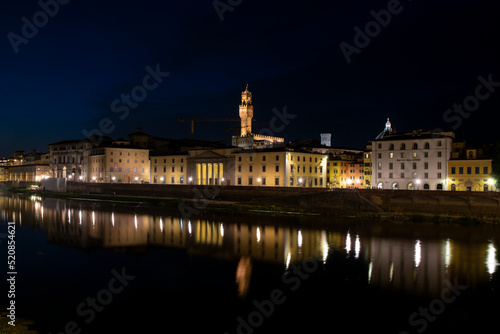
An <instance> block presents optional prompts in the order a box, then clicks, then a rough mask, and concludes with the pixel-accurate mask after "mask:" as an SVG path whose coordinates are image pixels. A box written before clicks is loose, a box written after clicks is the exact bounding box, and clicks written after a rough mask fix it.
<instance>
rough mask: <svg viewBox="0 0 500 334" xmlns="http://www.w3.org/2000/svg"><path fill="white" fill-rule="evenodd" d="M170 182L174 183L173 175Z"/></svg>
mask: <svg viewBox="0 0 500 334" xmlns="http://www.w3.org/2000/svg"><path fill="white" fill-rule="evenodd" d="M170 182H171V183H172V184H174V183H175V176H172V178H171V179H170Z"/></svg>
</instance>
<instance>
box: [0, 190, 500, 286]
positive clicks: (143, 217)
mask: <svg viewBox="0 0 500 334" xmlns="http://www.w3.org/2000/svg"><path fill="white" fill-rule="evenodd" d="M0 203H1V204H2V205H1V208H2V209H1V213H0V217H1V218H2V221H7V220H8V221H15V222H16V223H17V224H19V225H21V224H23V225H29V226H38V227H39V228H40V229H42V230H44V231H46V232H47V235H48V240H49V242H51V243H55V244H59V245H62V246H65V245H71V246H73V247H75V246H76V247H80V248H89V247H91V248H121V249H123V248H127V247H136V246H155V247H158V246H160V247H175V248H182V249H185V250H186V251H188V252H191V251H196V253H197V254H207V256H210V257H216V258H221V259H226V260H237V261H239V263H240V265H239V266H238V268H239V269H238V270H239V271H238V274H237V277H238V278H237V280H239V281H240V282H242V283H241V284H243V286H246V288H248V285H250V284H251V283H249V279H248V275H249V273H248V272H249V270H251V268H252V266H251V264H250V262H251V261H261V262H267V263H274V264H276V265H279V266H282V267H283V269H284V270H286V269H287V268H289V267H290V265H291V264H293V263H297V262H300V261H302V260H304V259H306V258H311V257H313V258H316V259H320V260H321V262H323V263H325V264H327V263H328V262H329V258H330V257H332V256H334V255H342V256H343V258H344V259H345V260H346V261H347V260H349V261H351V260H352V261H359V263H360V264H363V263H364V264H365V279H366V282H367V283H369V284H370V285H372V286H376V287H380V288H384V289H392V290H396V291H402V292H404V293H409V294H416V295H437V294H439V293H440V292H441V290H442V288H443V284H444V283H443V282H444V280H451V281H452V280H453V279H454V278H456V277H458V278H459V280H462V282H464V281H465V282H466V284H468V286H469V287H472V286H474V285H475V284H479V283H484V282H486V283H487V282H488V281H489V280H490V279H491V276H492V275H493V274H494V273H495V272H496V271H497V268H498V264H499V261H498V252H497V247H498V240H499V238H498V231H497V230H496V229H494V228H493V227H491V228H490V229H485V228H481V229H477V228H476V229H474V228H470V229H468V230H467V229H465V230H467V231H466V232H467V233H466V234H465V233H462V232H460V233H462V235H466V236H467V238H461V237H460V233H459V232H458V231H459V230H462V231H465V230H464V227H462V226H458V225H457V226H450V227H448V229H442V230H439V233H438V237H436V236H435V232H436V231H437V230H436V231H434V229H438V227H434V226H433V225H430V227H426V229H427V230H426V229H423V228H421V229H420V230H417V229H418V225H417V227H416V226H415V225H409V226H408V227H407V228H408V229H414V230H415V231H417V232H418V238H416V237H415V236H414V234H412V233H411V231H410V232H408V231H405V229H404V228H403V227H402V226H398V227H397V231H393V228H392V227H391V228H390V229H386V228H384V226H383V224H381V225H380V226H378V225H377V224H374V223H370V224H371V225H373V227H361V226H348V225H345V224H338V225H335V224H331V225H329V226H325V227H317V228H316V227H315V228H313V227H307V228H305V227H304V226H301V227H300V228H298V227H294V226H281V225H279V226H278V225H276V226H275V225H272V224H264V225H262V224H260V225H254V224H251V223H238V222H237V221H235V222H230V221H226V220H225V221H224V223H222V222H221V221H214V220H207V219H195V218H192V219H184V221H183V219H182V218H181V217H175V216H168V215H161V214H154V213H143V212H140V211H138V212H135V213H133V212H132V213H131V212H130V211H127V210H124V209H119V208H118V207H116V208H114V207H112V206H111V205H107V204H106V205H104V206H98V205H96V204H93V203H87V202H76V201H66V200H60V199H45V200H42V198H40V197H31V198H30V199H28V200H25V199H20V198H17V197H13V196H4V197H0ZM128 210H130V209H128ZM76 213H77V214H76ZM311 219H315V218H311ZM76 222H77V223H76ZM380 228H382V229H383V231H380V230H378V229H380ZM453 229H455V231H453ZM394 230H396V228H395V229H394ZM443 231H448V232H447V233H443ZM426 233H427V236H426ZM495 233H497V235H495ZM353 241H354V242H353ZM242 259H243V260H242ZM240 293H241V294H242V295H243V294H245V291H240Z"/></svg>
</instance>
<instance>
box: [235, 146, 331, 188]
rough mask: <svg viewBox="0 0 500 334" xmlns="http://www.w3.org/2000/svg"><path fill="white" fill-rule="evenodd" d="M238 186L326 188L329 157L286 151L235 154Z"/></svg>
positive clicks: (242, 151) (282, 149) (252, 151)
mask: <svg viewBox="0 0 500 334" xmlns="http://www.w3.org/2000/svg"><path fill="white" fill-rule="evenodd" d="M234 156H235V172H234V174H235V179H236V185H242V186H280V187H313V188H323V187H326V172H327V158H328V156H327V155H326V154H318V153H311V152H304V151H302V152H301V151H293V150H287V149H285V148H274V149H272V148H271V149H263V150H241V151H239V152H235V154H234Z"/></svg>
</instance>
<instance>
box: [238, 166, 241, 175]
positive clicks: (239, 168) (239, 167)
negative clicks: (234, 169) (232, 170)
mask: <svg viewBox="0 0 500 334" xmlns="http://www.w3.org/2000/svg"><path fill="white" fill-rule="evenodd" d="M238 172H240V173H241V165H238Z"/></svg>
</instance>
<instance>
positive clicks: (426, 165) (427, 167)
mask: <svg viewBox="0 0 500 334" xmlns="http://www.w3.org/2000/svg"><path fill="white" fill-rule="evenodd" d="M453 168H455V167H453ZM424 169H429V163H428V162H424Z"/></svg>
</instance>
